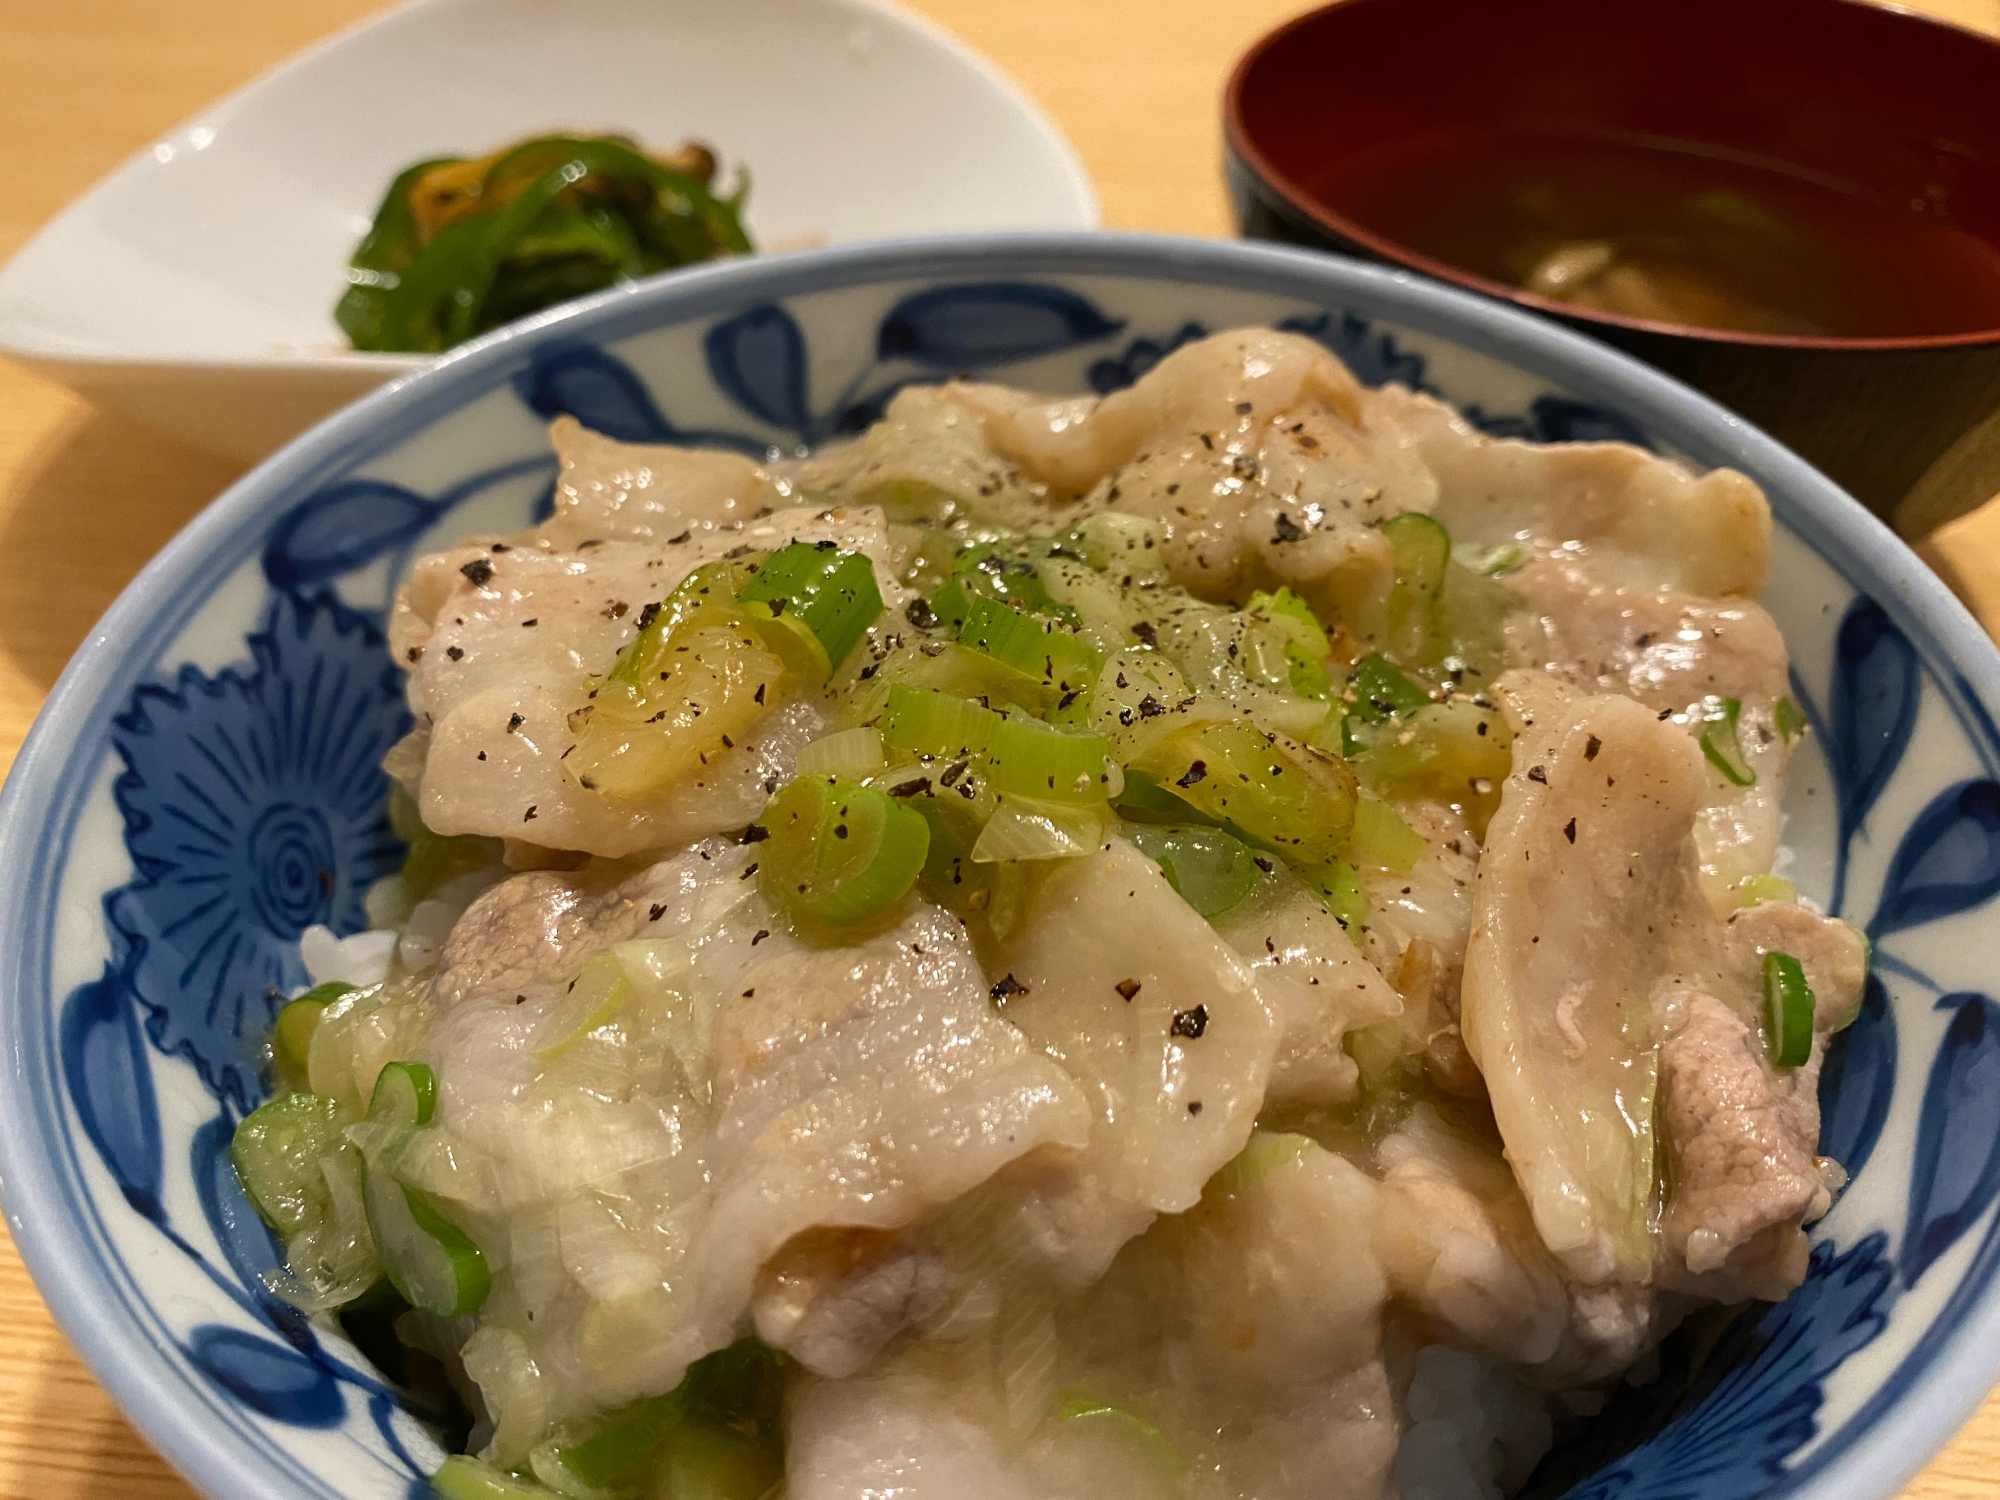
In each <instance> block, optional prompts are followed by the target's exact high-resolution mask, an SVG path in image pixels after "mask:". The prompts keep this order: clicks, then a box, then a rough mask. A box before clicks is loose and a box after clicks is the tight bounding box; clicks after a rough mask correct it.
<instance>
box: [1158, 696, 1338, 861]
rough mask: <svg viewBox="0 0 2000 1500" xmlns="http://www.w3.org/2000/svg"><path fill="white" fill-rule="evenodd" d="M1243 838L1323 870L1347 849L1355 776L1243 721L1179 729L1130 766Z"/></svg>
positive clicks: (1328, 758)
mask: <svg viewBox="0 0 2000 1500" xmlns="http://www.w3.org/2000/svg"><path fill="white" fill-rule="evenodd" d="M1131 764H1132V766H1133V767H1134V768H1136V769H1137V770H1140V771H1144V772H1146V773H1147V774H1149V775H1151V776H1152V777H1153V778H1154V779H1155V780H1156V781H1157V782H1158V783H1159V784H1161V785H1162V786H1165V787H1168V788H1170V789H1171V790H1172V791H1173V792H1174V793H1175V794H1176V795H1178V796H1180V797H1181V798H1182V799H1184V800H1185V801H1187V802H1190V803H1192V804H1193V805H1194V806H1195V807H1196V808H1198V809H1199V810H1200V811H1202V812H1204V813H1206V814H1207V815H1208V816H1209V817H1211V818H1214V819H1215V820H1216V821H1218V822H1224V823H1228V824H1231V825H1232V826H1233V827H1234V828H1235V829H1237V830H1238V831H1239V832H1241V833H1242V834H1243V836H1244V837H1246V838H1248V839H1250V840H1251V841H1252V842H1254V843H1257V844H1261V845H1263V846H1264V847H1266V848H1269V849H1275V850H1277V851H1279V852H1280V853H1282V854H1283V855H1285V857H1286V858H1288V859H1295V860H1302V861H1304V862H1306V863H1308V864H1316V863H1319V862H1320V861H1322V860H1327V859H1331V858H1333V857H1334V856H1335V855H1337V854H1340V853H1343V852H1344V851H1345V850H1346V848H1347V835H1348V830H1349V828H1350V827H1351V826H1352V824H1353V821H1354V789H1355V783H1354V772H1353V771H1352V770H1351V769H1350V768H1349V767H1348V765H1347V763H1346V762H1345V761H1343V760H1339V759H1336V758H1335V757H1333V756H1330V755H1326V754H1324V753H1322V752H1320V751H1317V750H1311V749H1308V748H1306V747H1305V746H1303V745H1295V744H1293V743H1292V742H1290V741H1288V740H1281V739H1280V738H1279V737H1278V736H1277V735H1274V734H1268V733H1265V732H1263V731H1260V730H1258V729H1256V728H1254V727H1253V726H1251V725H1250V724H1248V723H1246V722H1244V721H1243V720H1240V719H1230V720H1219V721H1215V720H1212V721H1209V722H1206V723H1200V724H1194V725H1188V726H1186V727H1184V728H1180V729H1176V730H1172V731H1170V732H1168V733H1166V734H1164V735H1161V736H1160V737H1159V738H1157V739H1155V740H1153V741H1152V742H1151V743H1150V744H1148V745H1147V746H1146V747H1145V748H1144V749H1142V750H1141V751H1140V753H1139V754H1138V755H1137V756H1136V757H1134V759H1133V760H1132V762H1131Z"/></svg>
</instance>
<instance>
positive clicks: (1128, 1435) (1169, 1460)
mask: <svg viewBox="0 0 2000 1500" xmlns="http://www.w3.org/2000/svg"><path fill="white" fill-rule="evenodd" d="M1056 1415H1057V1417H1058V1418H1059V1420H1060V1421H1061V1422H1062V1423H1063V1424H1064V1425H1065V1426H1066V1427H1070V1428H1073V1429H1076V1430H1078V1431H1091V1432H1092V1433H1094V1434H1101V1435H1103V1436H1104V1437H1106V1438H1108V1439H1110V1440H1111V1441H1112V1442H1114V1443H1116V1444H1117V1445H1118V1447H1120V1448H1122V1449H1124V1450H1125V1451H1126V1452H1127V1453H1129V1454H1130V1455H1131V1456H1132V1457H1133V1458H1135V1459H1137V1460H1138V1461H1139V1462H1140V1464H1141V1465H1143V1466H1144V1467H1145V1468H1146V1469H1148V1470H1150V1471H1151V1472H1152V1474H1153V1477H1154V1478H1156V1479H1157V1480H1159V1481H1160V1483H1161V1485H1162V1489H1161V1493H1162V1494H1175V1495H1177V1494H1179V1493H1180V1485H1181V1481H1182V1480H1183V1479H1185V1478H1186V1477H1187V1474H1188V1470H1189V1469H1190V1468H1191V1467H1192V1466H1191V1465H1190V1464H1189V1463H1188V1461H1187V1457H1186V1455H1184V1454H1183V1453H1182V1452H1181V1450H1180V1449H1179V1448H1177V1447H1176V1446H1174V1441H1173V1439H1172V1438H1170V1437H1168V1436H1167V1435H1166V1434H1165V1433H1164V1432H1162V1431H1160V1429H1159V1428H1158V1427H1156V1426H1154V1425H1153V1424H1152V1423H1151V1422H1149V1421H1147V1420H1146V1419H1145V1418H1144V1417H1142V1416H1140V1415H1139V1414H1138V1413H1137V1412H1135V1411H1133V1410H1131V1409H1130V1408H1129V1407H1124V1406H1118V1405H1115V1404H1114V1403H1112V1402H1109V1401H1101V1400H1099V1399H1098V1398H1097V1397H1095V1396H1093V1395H1091V1394H1090V1393H1089V1392H1087V1391H1064V1392H1063V1394H1062V1401H1061V1404H1060V1405H1059V1406H1058V1407H1057V1408H1056Z"/></svg>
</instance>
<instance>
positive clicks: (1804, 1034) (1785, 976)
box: [1764, 949, 1813, 1068]
mask: <svg viewBox="0 0 2000 1500" xmlns="http://www.w3.org/2000/svg"><path fill="white" fill-rule="evenodd" d="M1764 1032H1765V1038H1766V1040H1768V1041H1769V1042H1770V1044H1771V1061H1773V1062H1774V1063H1776V1064H1777V1065H1778V1066H1779V1067H1781V1068H1796V1067H1800V1066H1802V1065H1803V1064H1804V1063H1805V1062H1806V1061H1807V1060H1808V1059H1809V1058H1811V1056H1812V1044H1813V992H1812V986H1811V985H1810V984H1808V983H1806V971H1805V969H1804V967H1803V966H1802V965H1801V964H1800V963H1799V961H1798V960H1797V959H1796V958H1793V957H1792V955H1791V954H1789V953H1780V952H1778V951H1776V950H1775V949H1773V950H1772V951H1771V952H1769V953H1766V954H1765V955H1764Z"/></svg>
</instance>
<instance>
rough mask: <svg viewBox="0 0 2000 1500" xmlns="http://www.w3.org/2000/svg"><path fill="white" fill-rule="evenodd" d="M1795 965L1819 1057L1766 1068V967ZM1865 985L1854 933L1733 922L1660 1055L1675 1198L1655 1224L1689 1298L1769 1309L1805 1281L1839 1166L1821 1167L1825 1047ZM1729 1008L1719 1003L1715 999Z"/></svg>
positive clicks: (1788, 922)
mask: <svg viewBox="0 0 2000 1500" xmlns="http://www.w3.org/2000/svg"><path fill="white" fill-rule="evenodd" d="M1771 951H1776V952H1780V953H1787V954H1790V955H1791V956H1792V957H1793V958H1796V959H1798V960H1799V962H1800V965H1801V966H1802V967H1803V968H1804V970H1805V973H1806V979H1807V982H1808V983H1809V984H1810V985H1811V986H1812V989H1813V995H1814V999H1815V1001H1816V1004H1815V1006H1814V1015H1813V1031H1814V1036H1813V1048H1812V1055H1811V1056H1810V1058H1808V1060H1807V1061H1806V1062H1805V1063H1803V1064H1802V1065H1800V1066H1799V1067H1796V1068H1781V1067H1778V1066H1777V1065H1776V1064H1774V1063H1773V1062H1772V1060H1771V1050H1770V1046H1769V1044H1768V1043H1767V1041H1766V1039H1765V1036H1764V1031H1763V1025H1764V1023H1763V1018H1762V960H1763V955H1764V954H1765V953H1767V952H1771ZM1866 977H1867V948H1866V944H1865V943H1864V942H1863V940H1862V938H1861V936H1860V934H1858V933H1857V932H1855V931H1854V930H1853V929H1852V928H1851V927H1848V926H1847V925H1846V924H1845V923H1842V922H1836V921H1833V920H1831V919H1829V918H1826V917H1822V916H1819V915H1818V914H1817V913H1814V912H1811V911H1808V910H1806V909H1805V908H1804V907H1800V906H1794V905H1791V904H1789V903H1782V902H1769V903H1765V904H1763V905H1759V906H1755V907H1751V908H1748V909H1746V910H1744V911H1741V912H1738V913H1737V914H1736V916H1735V917H1733V918H1732V919H1731V920H1730V922H1729V924H1728V926H1727V929H1726V932H1725V937H1724V943H1723V953H1722V960H1721V966H1720V970H1719V972H1718V973H1717V974H1716V975H1715V976H1714V979H1713V981H1712V983H1711V984H1710V986H1709V988H1710V989H1712V990H1713V991H1714V992H1715V993H1714V994H1708V993H1696V994H1694V995H1692V996H1691V997H1690V998H1689V1000H1688V1001H1687V1003H1686V1006H1685V1009H1684V1011H1683V1012H1682V1013H1681V1014H1680V1015H1679V1016H1677V1017H1676V1018H1674V1021H1673V1022H1672V1023H1670V1024H1673V1026H1674V1029H1673V1030H1672V1031H1670V1032H1669V1034H1668V1036H1667V1038H1666V1041H1665V1042H1664V1044H1663V1045H1662V1047H1661V1049H1660V1090H1661V1093H1660V1103H1661V1109H1662V1112H1663V1118H1664V1120H1665V1122H1666V1127H1667V1133H1668V1135H1667V1139H1668V1144H1669V1146H1670V1148H1671V1150H1672V1161H1673V1177H1672V1181H1673V1191H1672V1192H1671V1194H1670V1195H1669V1196H1668V1200H1667V1205H1666V1212H1665V1214H1664V1216H1663V1217H1662V1220H1661V1225H1660V1229H1661V1234H1662V1236H1663V1238H1664V1240H1665V1242H1666V1247H1667V1249H1668V1250H1669V1252H1671V1254H1672V1255H1673V1256H1674V1257H1675V1258H1676V1259H1677V1260H1678V1261H1679V1262H1680V1263H1682V1264H1684V1265H1685V1266H1686V1275H1685V1276H1680V1277H1676V1280H1678V1281H1679V1282H1680V1284H1682V1285H1683V1286H1684V1287H1685V1289H1686V1290H1689V1291H1693V1292H1696V1293H1698V1294H1699V1295H1702V1296H1708V1297H1714V1298H1717V1299H1718V1300H1722V1301H1740V1300H1742V1299H1743V1298H1745V1297H1762V1298H1766V1299H1776V1298H1779V1297H1782V1296H1784V1295H1785V1294H1786V1293H1788V1292H1789V1291H1790V1290H1791V1289H1792V1288H1793V1287H1794V1286H1796V1285H1798V1282H1799V1279H1800V1277H1802V1276H1803V1275H1804V1274H1805V1262H1806V1256H1807V1246H1806V1239H1805V1235H1804V1234H1803V1233H1801V1232H1800V1226H1801V1225H1802V1224H1810V1223H1811V1222H1812V1221H1813V1220H1815V1219H1817V1218H1819V1217H1820V1216H1821V1215H1822V1214H1824V1213H1825V1212H1826V1210H1827V1209H1828V1208H1829V1207H1830V1206H1831V1204H1832V1187H1833V1186H1834V1185H1835V1184H1836V1183H1837V1181H1838V1178H1837V1177H1836V1176H1834V1175H1833V1174H1834V1173H1835V1170H1836V1169H1835V1168H1834V1167H1832V1166H1831V1165H1830V1164H1826V1163H1823V1162H1822V1160H1821V1158H1819V1157H1818V1156H1817V1155H1816V1152H1817V1149H1818V1142H1819V1069H1820V1062H1821V1060H1822V1058H1823V1057H1824V1055H1825V1042H1826V1038H1827V1037H1828V1036H1829V1035H1831V1034H1832V1033H1833V1032H1834V1031H1837V1030H1839V1029H1840V1028H1841V1027H1843V1026H1845V1025H1847V1024H1848V1023H1849V1022H1850V1021H1851V1020H1853V1018H1854V1015H1855V1012H1856V1009H1857V1008H1858V1006H1859V1003H1860V998H1861V987H1862V984H1863V981H1864V980H1865V979H1866ZM1718 996H1726V997H1727V998H1726V999H1725V998H1717V997H1718Z"/></svg>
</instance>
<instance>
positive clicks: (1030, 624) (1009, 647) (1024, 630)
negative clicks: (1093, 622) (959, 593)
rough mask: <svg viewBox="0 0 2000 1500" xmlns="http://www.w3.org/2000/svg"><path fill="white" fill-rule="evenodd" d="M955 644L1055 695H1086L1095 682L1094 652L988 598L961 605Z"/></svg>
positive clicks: (1048, 623)
mask: <svg viewBox="0 0 2000 1500" xmlns="http://www.w3.org/2000/svg"><path fill="white" fill-rule="evenodd" d="M958 643H959V644H960V645H961V646H966V647H969V648H970V649H972V650H974V651H978V652H981V653H983V654H984V655H987V656H990V657H992V658H994V659H995V660H996V661H1000V662H1003V663H1005V664H1006V665H1007V666H1010V667H1012V668H1014V670H1015V671H1017V672H1022V673H1025V674H1026V675H1027V676H1029V677H1032V678H1034V679H1035V680H1036V681H1037V682H1040V683H1043V684H1045V685H1046V686H1048V687H1049V688H1052V689H1053V690H1055V691H1056V692H1058V693H1081V692H1088V691H1089V690H1090V687H1091V685H1092V684H1093V683H1094V682H1096V681H1097V671H1098V667H1099V665H1100V663H1099V662H1098V659H1097V653H1096V652H1095V651H1093V650H1091V649H1090V647H1089V646H1087V645H1085V644H1084V642H1083V641H1082V640H1080V639H1079V638H1078V637H1076V636H1074V635H1072V634H1071V633H1070V632H1069V631H1067V630H1065V629H1063V628H1062V627H1061V626H1060V625H1058V624H1056V623H1055V622H1054V621H1052V620H1043V619H1038V618H1036V617H1035V616H1034V615H1030V614H1026V613H1023V612H1022V611H1020V610H1017V609H1013V608H1010V607H1009V606H1008V605H1005V604H1001V603H999V602H998V601H996V600H993V599H972V600H969V601H968V602H967V606H966V614H965V619H964V623H963V624H961V625H960V626H959V631H958Z"/></svg>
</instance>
